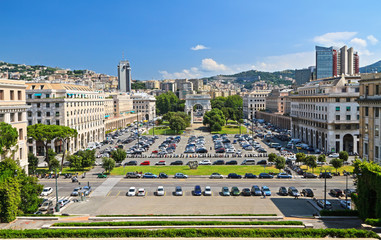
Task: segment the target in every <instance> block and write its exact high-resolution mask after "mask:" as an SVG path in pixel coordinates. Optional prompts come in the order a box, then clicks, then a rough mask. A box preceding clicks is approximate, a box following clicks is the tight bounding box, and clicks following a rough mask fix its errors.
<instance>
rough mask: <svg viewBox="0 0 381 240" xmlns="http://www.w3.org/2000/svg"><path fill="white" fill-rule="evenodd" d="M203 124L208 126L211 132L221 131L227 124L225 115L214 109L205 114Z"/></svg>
mask: <svg viewBox="0 0 381 240" xmlns="http://www.w3.org/2000/svg"><path fill="white" fill-rule="evenodd" d="M202 123H203V124H204V125H208V126H209V128H210V130H211V131H220V130H221V127H222V126H225V123H226V122H225V116H224V113H223V112H222V111H221V110H220V109H218V108H213V109H212V110H211V111H208V112H206V113H205V115H204V120H203V122H202Z"/></svg>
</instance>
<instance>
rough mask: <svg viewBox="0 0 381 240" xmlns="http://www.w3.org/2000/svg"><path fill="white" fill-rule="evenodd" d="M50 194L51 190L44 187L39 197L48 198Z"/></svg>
mask: <svg viewBox="0 0 381 240" xmlns="http://www.w3.org/2000/svg"><path fill="white" fill-rule="evenodd" d="M52 192H53V188H51V187H45V188H44V189H43V190H42V192H41V196H48V195H50V194H52Z"/></svg>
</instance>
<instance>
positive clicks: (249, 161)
mask: <svg viewBox="0 0 381 240" xmlns="http://www.w3.org/2000/svg"><path fill="white" fill-rule="evenodd" d="M242 165H255V160H254V159H245V160H243V161H242Z"/></svg>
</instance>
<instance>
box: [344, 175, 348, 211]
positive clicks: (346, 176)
mask: <svg viewBox="0 0 381 240" xmlns="http://www.w3.org/2000/svg"><path fill="white" fill-rule="evenodd" d="M344 194H345V206H347V205H348V203H347V202H348V173H346V174H345V193H344Z"/></svg>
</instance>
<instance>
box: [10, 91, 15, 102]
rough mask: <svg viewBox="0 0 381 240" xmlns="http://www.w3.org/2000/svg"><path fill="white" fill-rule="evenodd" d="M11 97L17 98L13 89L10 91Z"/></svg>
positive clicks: (12, 98)
mask: <svg viewBox="0 0 381 240" xmlns="http://www.w3.org/2000/svg"><path fill="white" fill-rule="evenodd" d="M10 98H11V100H15V91H13V90H11V91H10Z"/></svg>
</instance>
